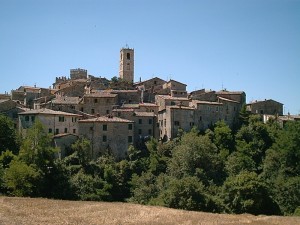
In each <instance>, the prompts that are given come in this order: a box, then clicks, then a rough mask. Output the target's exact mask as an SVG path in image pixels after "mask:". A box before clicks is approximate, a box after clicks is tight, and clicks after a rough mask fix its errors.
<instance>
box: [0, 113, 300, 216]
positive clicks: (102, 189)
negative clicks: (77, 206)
mask: <svg viewBox="0 0 300 225" xmlns="http://www.w3.org/2000/svg"><path fill="white" fill-rule="evenodd" d="M241 122H242V124H241V126H240V127H239V128H238V129H236V131H234V132H233V131H232V130H231V129H230V128H229V127H228V126H227V125H226V124H225V123H224V122H223V121H220V122H217V123H216V124H215V126H214V127H213V128H212V129H211V130H206V131H204V132H199V131H198V130H197V129H196V128H193V129H192V130H191V131H190V132H188V133H185V132H183V131H180V132H179V135H178V137H177V138H175V139H173V140H172V141H169V142H166V143H161V142H159V141H157V140H156V139H151V140H149V141H148V142H147V143H146V144H145V145H141V146H142V147H141V148H140V149H137V148H134V147H133V146H130V147H129V149H128V154H127V158H126V159H124V160H122V161H116V160H115V159H114V157H113V156H112V155H110V154H108V153H106V154H103V155H101V156H100V157H99V158H98V159H97V160H92V159H91V154H90V152H91V146H90V143H89V141H88V140H85V139H79V140H78V141H77V142H76V143H74V144H73V145H72V147H71V151H70V154H69V155H68V156H67V157H65V158H64V159H57V158H55V157H54V156H55V153H56V151H57V149H55V148H53V147H51V137H50V136H48V134H47V133H45V132H44V129H43V127H42V125H41V123H39V122H38V121H37V122H36V123H35V125H34V126H33V127H32V128H31V129H29V130H28V133H27V136H26V137H25V138H23V139H22V140H21V141H18V138H17V135H16V131H15V130H14V129H13V126H12V123H11V121H9V120H8V119H7V118H4V117H0V125H1V129H0V135H1V136H0V138H1V144H0V153H1V155H0V192H1V193H2V194H6V195H11V196H31V197H48V198H58V199H72V200H96V201H130V202H135V203H140V204H151V205H161V206H166V207H172V208H179V209H185V210H200V211H207V212H227V213H251V214H256V215H257V214H279V215H280V214H283V215H292V214H294V215H299V209H300V122H290V123H287V124H286V125H285V126H284V127H283V128H280V127H279V126H278V124H277V123H276V122H275V121H272V122H269V123H267V124H264V123H262V122H261V120H260V117H258V116H249V115H247V114H245V112H241ZM2 129H6V130H7V132H5V131H3V130H2ZM3 140H5V141H3ZM18 143H20V145H18ZM19 146H20V147H19Z"/></svg>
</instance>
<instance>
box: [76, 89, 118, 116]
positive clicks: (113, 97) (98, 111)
mask: <svg viewBox="0 0 300 225" xmlns="http://www.w3.org/2000/svg"><path fill="white" fill-rule="evenodd" d="M117 104H118V95H117V94H112V93H110V92H108V91H99V92H95V93H91V94H85V95H84V96H83V98H82V100H81V101H80V102H79V105H78V107H79V110H80V111H82V112H84V113H88V114H91V115H98V116H104V115H108V114H111V113H112V110H113V108H114V107H115V106H117Z"/></svg>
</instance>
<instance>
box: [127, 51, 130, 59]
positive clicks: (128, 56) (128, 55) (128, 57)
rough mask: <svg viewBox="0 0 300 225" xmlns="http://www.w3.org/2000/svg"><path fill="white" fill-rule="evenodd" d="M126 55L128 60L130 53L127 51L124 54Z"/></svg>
mask: <svg viewBox="0 0 300 225" xmlns="http://www.w3.org/2000/svg"><path fill="white" fill-rule="evenodd" d="M126 56H127V59H128V60H130V53H129V52H128V53H127V54H126Z"/></svg>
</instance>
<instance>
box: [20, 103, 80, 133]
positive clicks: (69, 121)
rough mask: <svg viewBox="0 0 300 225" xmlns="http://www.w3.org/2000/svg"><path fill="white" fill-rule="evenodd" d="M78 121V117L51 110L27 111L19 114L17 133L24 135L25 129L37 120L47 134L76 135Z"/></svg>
mask: <svg viewBox="0 0 300 225" xmlns="http://www.w3.org/2000/svg"><path fill="white" fill-rule="evenodd" d="M79 119H80V115H77V114H73V113H66V112H61V111H54V110H51V109H34V110H28V111H25V112H21V113H19V132H20V133H21V134H22V135H26V132H27V129H28V128H30V127H32V125H33V124H34V122H35V121H36V120H39V121H41V123H42V124H43V125H44V128H45V131H46V132H48V133H49V134H53V135H56V134H61V133H71V134H78V120H79Z"/></svg>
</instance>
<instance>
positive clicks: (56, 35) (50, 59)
mask: <svg viewBox="0 0 300 225" xmlns="http://www.w3.org/2000/svg"><path fill="white" fill-rule="evenodd" d="M126 45H128V46H129V47H130V48H134V52H135V72H134V73H135V81H139V80H140V79H142V80H147V79H151V78H153V77H160V78H162V79H164V80H169V79H173V80H177V81H180V82H182V83H185V84H187V89H188V91H194V90H197V89H202V88H205V89H208V90H209V89H212V90H217V91H218V90H221V89H225V88H226V89H227V90H230V91H245V93H246V95H247V102H251V101H254V100H264V99H273V100H276V101H278V102H281V103H283V104H284V113H285V114H287V113H288V112H290V113H291V114H300V100H299V99H300V89H299V86H300V0H188V1H187V0H110V1H109V0H51V1H50V0H48V1H47V0H44V1H43V0H0V66H1V69H0V93H5V92H10V91H11V90H12V89H17V88H18V87H20V86H22V85H29V86H33V85H36V86H38V87H46V88H47V87H49V86H52V84H53V83H54V82H55V77H58V76H67V77H68V76H69V74H70V69H75V68H82V69H87V70H88V74H91V75H93V76H97V77H99V76H101V77H106V78H108V79H111V78H112V77H113V76H118V73H119V71H118V69H119V56H120V49H121V48H122V47H125V46H126Z"/></svg>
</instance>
